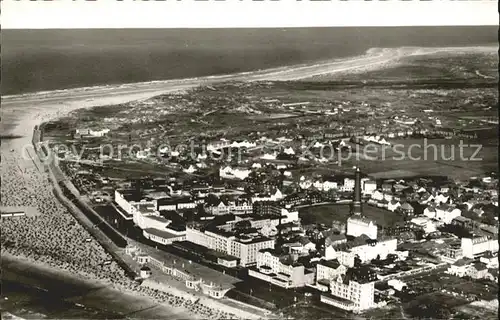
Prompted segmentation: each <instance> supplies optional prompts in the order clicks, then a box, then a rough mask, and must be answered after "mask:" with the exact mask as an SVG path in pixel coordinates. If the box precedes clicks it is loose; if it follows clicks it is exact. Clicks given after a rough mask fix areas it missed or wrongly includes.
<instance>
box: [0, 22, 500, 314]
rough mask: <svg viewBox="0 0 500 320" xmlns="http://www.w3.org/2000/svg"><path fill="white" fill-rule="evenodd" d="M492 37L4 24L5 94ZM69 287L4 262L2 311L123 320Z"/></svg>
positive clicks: (407, 30)
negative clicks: (80, 299) (72, 295)
mask: <svg viewBox="0 0 500 320" xmlns="http://www.w3.org/2000/svg"><path fill="white" fill-rule="evenodd" d="M491 44H494V45H497V44H498V28H497V27H496V26H478V27H384V28H381V27H377V28H375V27H343V28H339V27H336V28H286V29H107V30H105V29H92V30H83V29H79V30H69V29H65V30H9V29H7V30H2V68H1V79H2V81H1V86H0V93H1V94H2V95H14V94H22V93H29V92H37V91H46V90H58V89H69V88H76V87H85V86H96V85H108V84H123V83H133V82H144V81H153V80H168V79H178V78H192V77H201V76H209V75H220V74H231V73H236V72H246V71H253V70H259V69H266V68H272V67H279V66H286V65H293V64H302V63H308V62H314V61H318V60H326V59H334V58H345V57H349V56H355V55H359V54H364V53H365V52H366V51H367V50H368V49H370V48H374V47H378V48H381V47H388V48H390V47H401V46H423V47H447V46H472V45H491ZM21 278H22V279H23V281H20V279H21ZM64 285H65V284H63V283H58V282H57V281H55V280H54V279H52V278H43V275H39V276H38V278H37V280H36V281H34V280H33V281H31V280H30V279H29V278H28V279H27V278H26V277H25V275H23V272H22V271H19V270H6V269H5V268H3V267H2V288H1V289H2V293H1V297H0V299H1V302H0V308H1V311H2V318H9V317H11V316H10V315H12V314H14V315H16V316H20V317H23V318H28V319H40V318H58V319H66V318H72V319H75V318H80V319H81V318H85V319H93V318H97V319H104V318H120V316H119V315H118V314H109V313H108V312H106V311H104V310H99V309H92V308H89V307H86V306H80V305H77V304H74V303H71V302H68V299H67V298H68V296H67V295H65V294H64V293H65V292H73V290H74V289H75V288H73V287H71V288H70V287H67V286H64ZM76 289H78V290H83V291H85V290H87V289H88V290H90V288H83V289H82V288H76ZM83 291H82V292H83ZM61 293H62V294H61Z"/></svg>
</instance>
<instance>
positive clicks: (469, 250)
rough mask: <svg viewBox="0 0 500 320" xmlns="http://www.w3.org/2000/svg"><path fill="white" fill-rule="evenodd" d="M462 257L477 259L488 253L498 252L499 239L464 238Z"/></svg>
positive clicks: (485, 237)
mask: <svg viewBox="0 0 500 320" xmlns="http://www.w3.org/2000/svg"><path fill="white" fill-rule="evenodd" d="M461 248H462V255H463V256H464V257H466V258H471V259H472V258H475V257H477V256H480V255H481V254H484V253H486V252H488V251H491V252H492V253H495V252H498V239H492V238H489V237H487V236H483V237H473V238H462V245H461Z"/></svg>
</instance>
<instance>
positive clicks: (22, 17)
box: [1, 0, 499, 29]
mask: <svg viewBox="0 0 500 320" xmlns="http://www.w3.org/2000/svg"><path fill="white" fill-rule="evenodd" d="M1 6H2V7H1V26H2V29H54V28H236V27H326V26H441V25H442V26H450V25H498V19H499V18H498V4H497V1H496V0H462V1H451V0H433V1H418V0H410V1H402V0H387V1H377V0H374V1H362V0H349V1H340V0H323V1H321V0H316V1H312V0H274V1H273V0H261V1H255V0H219V1H217V0H205V1H200V0H198V1H196V0H165V1H142V0H141V1H139V0H137V1H135V0H123V1H116V0H96V1H84V0H74V1H72V0H53V1H41V0H39V1H28V0H20V1H16V0H2V2H1Z"/></svg>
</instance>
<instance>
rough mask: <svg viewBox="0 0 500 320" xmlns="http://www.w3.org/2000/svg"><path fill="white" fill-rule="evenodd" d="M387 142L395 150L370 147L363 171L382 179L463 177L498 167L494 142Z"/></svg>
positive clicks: (421, 140)
mask: <svg viewBox="0 0 500 320" xmlns="http://www.w3.org/2000/svg"><path fill="white" fill-rule="evenodd" d="M391 143H393V144H397V146H398V147H397V149H396V150H395V149H394V148H385V149H384V150H382V147H381V146H376V145H374V146H373V147H370V149H369V150H370V153H369V156H370V158H371V160H362V161H360V163H359V166H360V167H361V169H362V170H363V172H365V173H367V174H371V175H372V176H374V177H376V178H384V179H388V178H402V177H405V176H415V175H442V176H448V177H450V178H457V179H466V178H470V177H471V176H477V175H480V174H481V173H483V172H488V171H497V169H498V153H497V151H498V145H494V144H489V145H486V144H482V143H481V141H474V142H468V141H463V143H462V144H463V147H462V148H461V147H460V143H461V141H460V140H456V139H451V140H445V139H433V140H426V141H425V140H423V139H400V140H391ZM466 145H467V146H466ZM473 145H474V146H473ZM475 145H481V147H476V146H475ZM372 150H373V151H372ZM476 151H477V152H476ZM402 152H403V154H402ZM356 162H357V161H356V159H352V160H348V161H345V162H343V166H345V167H349V166H351V165H354V164H356ZM395 168H397V170H395Z"/></svg>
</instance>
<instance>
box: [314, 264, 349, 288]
mask: <svg viewBox="0 0 500 320" xmlns="http://www.w3.org/2000/svg"><path fill="white" fill-rule="evenodd" d="M346 272H347V267H346V266H344V265H343V264H341V263H340V262H339V261H338V260H337V259H334V260H320V261H319V262H318V264H317V265H316V287H317V288H318V289H319V290H321V291H328V287H329V285H330V281H332V280H336V279H337V277H338V276H339V275H342V274H345V273H346Z"/></svg>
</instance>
